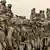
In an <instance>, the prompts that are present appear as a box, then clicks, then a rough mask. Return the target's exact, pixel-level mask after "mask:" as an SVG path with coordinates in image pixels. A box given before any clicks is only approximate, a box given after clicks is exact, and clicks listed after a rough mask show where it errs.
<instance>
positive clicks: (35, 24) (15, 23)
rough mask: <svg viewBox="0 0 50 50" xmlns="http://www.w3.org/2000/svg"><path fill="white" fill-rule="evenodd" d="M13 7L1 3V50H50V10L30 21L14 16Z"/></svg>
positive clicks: (41, 11) (35, 14) (3, 0)
mask: <svg viewBox="0 0 50 50" xmlns="http://www.w3.org/2000/svg"><path fill="white" fill-rule="evenodd" d="M11 8H12V5H11V4H8V6H6V0H1V1H0V50H50V9H49V8H47V10H46V15H45V11H44V10H40V12H39V13H36V11H35V8H33V9H32V10H31V15H30V20H29V19H26V17H25V16H18V15H14V14H13V12H12V10H11Z"/></svg>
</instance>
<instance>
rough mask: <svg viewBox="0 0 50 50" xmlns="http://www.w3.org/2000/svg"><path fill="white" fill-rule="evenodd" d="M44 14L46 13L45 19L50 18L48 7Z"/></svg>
mask: <svg viewBox="0 0 50 50" xmlns="http://www.w3.org/2000/svg"><path fill="white" fill-rule="evenodd" d="M46 15H47V20H50V9H49V8H47V11H46Z"/></svg>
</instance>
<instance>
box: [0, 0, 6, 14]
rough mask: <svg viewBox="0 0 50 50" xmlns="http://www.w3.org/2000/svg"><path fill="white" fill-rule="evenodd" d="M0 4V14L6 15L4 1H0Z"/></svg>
mask: <svg viewBox="0 0 50 50" xmlns="http://www.w3.org/2000/svg"><path fill="white" fill-rule="evenodd" d="M0 3H1V4H0V14H3V13H6V0H1V2H0Z"/></svg>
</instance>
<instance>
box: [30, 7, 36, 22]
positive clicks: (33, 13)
mask: <svg viewBox="0 0 50 50" xmlns="http://www.w3.org/2000/svg"><path fill="white" fill-rule="evenodd" d="M35 13H36V12H35V8H33V9H32V10H31V15H30V20H31V21H33V20H34V18H35Z"/></svg>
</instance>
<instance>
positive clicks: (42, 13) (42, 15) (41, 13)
mask: <svg viewBox="0 0 50 50" xmlns="http://www.w3.org/2000/svg"><path fill="white" fill-rule="evenodd" d="M40 17H41V20H42V21H44V20H45V14H44V10H40Z"/></svg>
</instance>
